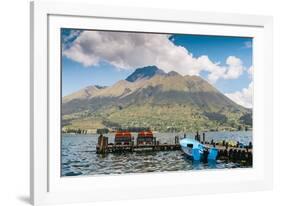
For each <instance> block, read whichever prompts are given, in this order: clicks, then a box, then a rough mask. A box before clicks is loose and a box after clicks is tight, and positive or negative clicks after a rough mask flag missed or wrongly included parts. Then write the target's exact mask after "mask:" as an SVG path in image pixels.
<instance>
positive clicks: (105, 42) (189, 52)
mask: <svg viewBox="0 0 281 206" xmlns="http://www.w3.org/2000/svg"><path fill="white" fill-rule="evenodd" d="M61 34H62V43H63V45H62V48H63V53H62V94H63V96H65V95H67V94H70V93H72V92H74V91H77V90H79V89H81V88H83V87H86V86H89V85H100V86H110V85H112V84H114V83H115V82H117V81H118V80H120V79H125V78H126V77H127V76H128V75H130V74H131V73H132V72H133V71H134V70H135V69H136V68H138V67H142V66H147V65H152V64H156V66H158V67H160V68H161V69H163V70H164V71H166V72H168V71H169V70H175V71H177V72H179V73H180V74H182V75H186V74H189V75H194V74H195V75H200V76H201V77H203V78H205V79H206V80H208V81H209V82H210V83H212V84H213V85H214V86H215V87H216V88H217V89H218V90H220V91H221V92H222V93H224V94H227V95H228V94H229V95H230V96H231V95H234V94H236V96H235V97H234V96H233V98H234V99H235V98H238V96H239V95H238V93H239V92H242V91H243V89H244V90H245V89H248V87H249V85H250V84H251V82H252V79H251V75H249V73H250V72H249V69H250V67H251V66H252V38H246V37H224V36H201V35H188V34H172V35H166V34H165V35H159V34H142V33H140V34H136V33H126V32H122V33H120V32H119V33H118V32H99V31H81V30H71V29H62V33H61ZM202 57H203V58H202ZM203 59H204V60H203ZM206 59H207V60H206ZM163 62H164V63H163ZM227 63H228V64H227ZM222 71H223V72H222ZM218 73H220V74H218ZM230 96H229V97H230ZM240 96H241V95H240ZM231 98H232V96H231ZM233 98H232V99H233ZM234 99H233V100H234ZM240 99H241V97H240ZM234 101H236V102H237V101H240V100H234ZM241 101H242V100H241ZM240 104H243V103H241V102H240Z"/></svg>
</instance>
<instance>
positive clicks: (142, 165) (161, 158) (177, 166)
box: [61, 131, 252, 176]
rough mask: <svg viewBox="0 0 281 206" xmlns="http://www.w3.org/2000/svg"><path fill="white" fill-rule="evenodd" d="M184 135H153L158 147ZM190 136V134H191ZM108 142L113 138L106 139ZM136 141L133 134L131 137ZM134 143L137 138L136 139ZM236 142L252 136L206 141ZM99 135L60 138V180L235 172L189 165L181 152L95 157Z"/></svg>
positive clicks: (211, 165) (224, 136)
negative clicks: (69, 177)
mask: <svg viewBox="0 0 281 206" xmlns="http://www.w3.org/2000/svg"><path fill="white" fill-rule="evenodd" d="M175 135H179V136H180V137H182V136H183V134H175V133H174V134H171V133H165V134H164V133H156V134H155V136H156V137H157V140H159V141H160V143H174V136H175ZM190 135H191V134H190ZM107 136H108V137H109V142H113V141H114V134H109V135H107ZM134 136H135V137H136V134H134ZM135 139H136V138H135ZM211 139H214V140H215V141H221V140H235V141H239V142H241V143H243V144H248V143H249V142H250V141H252V132H250V131H249V132H208V133H206V141H211ZM97 140H98V135H94V134H92V135H90V134H89V135H78V134H76V135H73V134H63V135H62V165H61V172H62V176H76V175H98V174H123V173H145V172H168V171H187V170H201V169H214V168H215V169H220V168H237V167H239V165H238V164H235V163H225V162H223V161H217V163H215V162H213V163H212V162H209V163H206V164H204V163H202V162H192V161H191V160H190V159H188V158H186V156H185V155H184V154H183V152H182V151H160V152H153V151H146V152H133V153H121V154H106V155H101V154H96V144H97Z"/></svg>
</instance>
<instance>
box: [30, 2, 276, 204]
mask: <svg viewBox="0 0 281 206" xmlns="http://www.w3.org/2000/svg"><path fill="white" fill-rule="evenodd" d="M144 14H145V15H144ZM31 39H32V42H31V108H32V110H31V125H32V127H31V200H32V202H33V204H34V205H39V204H48V203H67V202H86V201H87V202H89V201H102V200H120V199H132V198H149V197H163V196H179V195H181V196H182V195H189V194H209V193H220V192H243V191H254V190H266V189H270V188H272V182H273V179H272V178H273V175H272V149H273V143H272V139H273V137H272V135H273V129H272V121H273V107H272V105H273V95H272V90H273V84H272V79H273V74H272V71H273V68H272V18H271V17H267V16H254V15H240V14H239V15H238V14H220V13H208V12H190V11H173V10H162V9H151V8H146V9H144V8H142V9H139V8H126V7H124V8H122V7H108V6H101V5H94V4H81V3H78V4H75V3H59V2H56V3H52V2H48V1H43V2H42V1H40V2H37V1H35V2H32V3H31ZM108 194H110V195H108Z"/></svg>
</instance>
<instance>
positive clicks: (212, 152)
mask: <svg viewBox="0 0 281 206" xmlns="http://www.w3.org/2000/svg"><path fill="white" fill-rule="evenodd" d="M180 146H181V149H182V151H183V152H184V153H185V154H186V155H187V156H188V157H190V158H192V159H193V160H195V161H200V160H201V159H202V158H203V157H204V155H208V157H207V158H208V160H216V158H217V155H218V150H217V149H216V148H207V147H205V146H204V145H203V144H201V143H200V142H199V141H197V140H195V139H193V138H188V137H186V138H183V139H181V140H180Z"/></svg>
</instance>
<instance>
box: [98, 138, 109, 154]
mask: <svg viewBox="0 0 281 206" xmlns="http://www.w3.org/2000/svg"><path fill="white" fill-rule="evenodd" d="M98 145H99V147H98V150H99V151H98V153H101V154H104V153H106V149H107V146H108V138H107V137H105V136H103V135H102V134H101V135H100V136H99V139H98Z"/></svg>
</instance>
